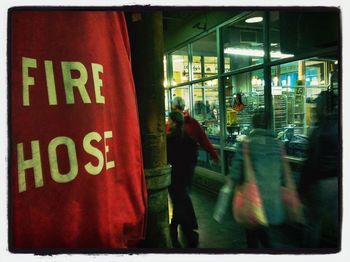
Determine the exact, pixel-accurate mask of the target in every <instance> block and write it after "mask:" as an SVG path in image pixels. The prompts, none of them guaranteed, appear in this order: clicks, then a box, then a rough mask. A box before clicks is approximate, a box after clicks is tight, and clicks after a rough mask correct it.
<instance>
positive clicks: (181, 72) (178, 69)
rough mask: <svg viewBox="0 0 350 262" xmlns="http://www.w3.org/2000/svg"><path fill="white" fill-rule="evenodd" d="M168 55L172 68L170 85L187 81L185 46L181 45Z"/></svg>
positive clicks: (186, 53)
mask: <svg viewBox="0 0 350 262" xmlns="http://www.w3.org/2000/svg"><path fill="white" fill-rule="evenodd" d="M170 57H171V62H172V69H173V79H172V85H177V84H181V83H185V82H188V81H189V74H188V52H187V47H183V48H181V49H179V50H177V51H175V52H173V53H171V55H170Z"/></svg>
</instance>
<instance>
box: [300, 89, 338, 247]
mask: <svg viewBox="0 0 350 262" xmlns="http://www.w3.org/2000/svg"><path fill="white" fill-rule="evenodd" d="M316 117H317V124H316V128H315V129H314V130H313V132H312V133H311V135H310V144H309V150H308V152H307V159H306V161H305V165H304V168H303V171H302V174H301V178H300V185H299V192H300V195H301V197H302V200H303V202H304V204H305V207H306V208H305V214H306V225H305V227H304V234H303V236H304V237H303V247H314V248H317V247H320V246H321V236H322V233H323V231H325V230H324V229H325V228H326V229H327V231H328V232H331V233H332V235H333V236H332V237H334V239H332V240H334V241H335V242H336V243H337V244H338V243H339V242H338V241H339V239H338V238H339V235H338V234H339V192H338V186H339V185H338V183H339V176H340V149H341V143H340V141H339V115H338V96H337V95H335V93H334V92H333V91H332V90H331V91H324V92H322V93H321V94H320V95H319V97H318V98H317V99H316ZM322 225H323V226H322Z"/></svg>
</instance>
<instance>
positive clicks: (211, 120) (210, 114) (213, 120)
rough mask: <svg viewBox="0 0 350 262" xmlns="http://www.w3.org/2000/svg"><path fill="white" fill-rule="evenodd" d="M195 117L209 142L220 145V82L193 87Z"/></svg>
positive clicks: (213, 81)
mask: <svg viewBox="0 0 350 262" xmlns="http://www.w3.org/2000/svg"><path fill="white" fill-rule="evenodd" d="M193 102H194V105H193V116H194V117H195V118H196V119H197V120H198V121H199V122H200V123H201V124H202V127H203V128H204V130H205V132H206V134H207V135H208V137H209V140H211V142H212V143H213V144H220V112H219V91H218V80H217V79H213V80H208V81H204V82H200V83H197V84H194V85H193Z"/></svg>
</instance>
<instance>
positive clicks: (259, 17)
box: [244, 16, 263, 24]
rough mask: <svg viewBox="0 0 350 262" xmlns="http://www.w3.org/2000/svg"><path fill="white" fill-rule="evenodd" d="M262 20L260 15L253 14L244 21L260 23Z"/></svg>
mask: <svg viewBox="0 0 350 262" xmlns="http://www.w3.org/2000/svg"><path fill="white" fill-rule="evenodd" d="M262 20H263V18H262V17H261V16H254V17H250V18H248V19H246V20H245V21H244V22H246V23H248V24H253V23H260V22H261V21H262Z"/></svg>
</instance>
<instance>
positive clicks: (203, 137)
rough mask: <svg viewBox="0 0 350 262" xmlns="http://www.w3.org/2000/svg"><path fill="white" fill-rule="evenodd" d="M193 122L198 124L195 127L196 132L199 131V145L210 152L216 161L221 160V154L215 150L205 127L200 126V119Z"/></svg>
mask: <svg viewBox="0 0 350 262" xmlns="http://www.w3.org/2000/svg"><path fill="white" fill-rule="evenodd" d="M193 123H194V125H196V127H195V128H196V132H197V138H198V143H199V145H200V146H201V147H202V148H203V149H204V150H206V151H207V152H208V153H209V155H210V157H211V158H212V159H213V160H214V161H215V162H219V155H218V153H217V152H216V151H215V149H214V147H213V145H212V144H211V142H210V141H209V139H208V137H207V134H206V133H205V132H204V130H203V128H202V127H201V126H200V124H199V123H198V121H196V120H195V121H193Z"/></svg>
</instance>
